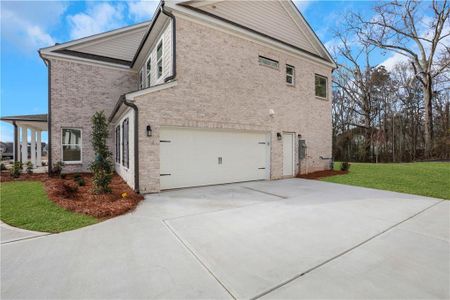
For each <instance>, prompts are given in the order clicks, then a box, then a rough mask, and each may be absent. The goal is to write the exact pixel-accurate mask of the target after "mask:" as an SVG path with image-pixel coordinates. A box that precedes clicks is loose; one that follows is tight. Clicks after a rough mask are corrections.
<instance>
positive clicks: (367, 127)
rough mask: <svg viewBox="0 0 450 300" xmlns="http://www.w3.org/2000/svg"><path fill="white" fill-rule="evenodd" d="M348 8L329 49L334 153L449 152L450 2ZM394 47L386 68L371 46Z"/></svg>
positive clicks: (358, 157) (398, 156)
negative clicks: (367, 11) (369, 12)
mask: <svg viewBox="0 0 450 300" xmlns="http://www.w3.org/2000/svg"><path fill="white" fill-rule="evenodd" d="M373 10H374V16H372V17H370V18H366V17H364V16H362V15H361V14H358V13H349V14H348V15H347V16H346V19H345V24H344V26H343V27H342V30H341V31H338V32H336V34H335V39H336V40H335V41H336V43H335V44H336V45H335V46H334V47H333V50H332V53H333V55H334V57H335V59H336V61H337V64H338V68H337V70H335V71H334V73H333V112H332V114H333V115H332V117H333V156H334V158H335V159H336V160H349V161H366V162H406V161H417V160H429V159H450V24H449V14H450V7H449V4H448V2H447V1H432V2H420V1H392V2H381V4H377V5H375V6H374V7H373ZM380 50H381V51H382V52H385V53H395V54H396V55H397V56H398V57H402V58H403V59H399V60H398V62H397V63H396V64H395V65H394V66H390V68H389V70H388V69H387V68H386V67H385V66H383V65H376V64H374V63H373V62H372V61H371V59H372V58H373V57H374V54H375V53H380Z"/></svg>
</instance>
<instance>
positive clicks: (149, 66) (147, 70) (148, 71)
mask: <svg viewBox="0 0 450 300" xmlns="http://www.w3.org/2000/svg"><path fill="white" fill-rule="evenodd" d="M151 78H152V59H151V58H150V57H149V58H148V60H147V63H146V64H145V79H146V84H147V87H150V85H151Z"/></svg>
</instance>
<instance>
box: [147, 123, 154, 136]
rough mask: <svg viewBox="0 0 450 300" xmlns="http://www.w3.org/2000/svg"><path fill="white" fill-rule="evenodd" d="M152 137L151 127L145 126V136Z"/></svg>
mask: <svg viewBox="0 0 450 300" xmlns="http://www.w3.org/2000/svg"><path fill="white" fill-rule="evenodd" d="M152 135H153V132H152V127H151V126H150V125H147V136H148V137H150V136H152Z"/></svg>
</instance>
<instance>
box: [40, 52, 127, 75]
mask: <svg viewBox="0 0 450 300" xmlns="http://www.w3.org/2000/svg"><path fill="white" fill-rule="evenodd" d="M41 55H42V57H44V58H54V59H59V60H64V61H76V62H78V63H82V64H86V65H100V66H102V67H107V68H112V69H121V70H124V71H129V72H134V71H133V70H132V69H130V67H129V66H124V65H119V64H114V63H109V62H104V61H99V60H93V59H87V58H82V57H77V56H73V55H66V54H62V53H54V52H50V53H45V52H41Z"/></svg>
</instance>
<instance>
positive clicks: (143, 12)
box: [128, 0, 159, 21]
mask: <svg viewBox="0 0 450 300" xmlns="http://www.w3.org/2000/svg"><path fill="white" fill-rule="evenodd" d="M158 4H159V1H153V0H139V1H131V2H128V11H129V13H130V15H131V17H132V18H133V19H134V21H146V20H150V19H151V18H152V17H153V13H154V12H155V10H156V7H157V6H158Z"/></svg>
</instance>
